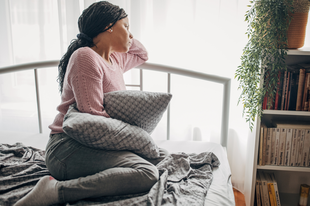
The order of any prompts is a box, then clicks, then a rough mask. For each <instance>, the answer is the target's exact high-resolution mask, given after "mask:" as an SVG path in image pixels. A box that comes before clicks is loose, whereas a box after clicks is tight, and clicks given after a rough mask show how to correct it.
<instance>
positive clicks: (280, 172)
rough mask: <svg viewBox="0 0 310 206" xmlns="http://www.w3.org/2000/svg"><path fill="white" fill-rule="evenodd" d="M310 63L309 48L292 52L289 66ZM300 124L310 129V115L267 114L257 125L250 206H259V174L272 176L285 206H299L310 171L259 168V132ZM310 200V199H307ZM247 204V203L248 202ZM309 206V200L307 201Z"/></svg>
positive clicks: (309, 180)
mask: <svg viewBox="0 0 310 206" xmlns="http://www.w3.org/2000/svg"><path fill="white" fill-rule="evenodd" d="M302 63H310V48H302V49H296V50H289V51H288V56H287V59H286V64H287V65H295V64H302ZM279 122H287V123H292V124H294V123H295V124H296V123H300V124H307V125H310V111H292V110H264V111H263V113H262V117H261V119H260V120H258V121H257V123H256V132H255V139H254V142H253V150H254V151H253V152H254V154H253V157H254V161H253V173H252V181H251V193H250V201H249V203H250V205H251V206H252V205H256V199H255V196H256V191H255V185H256V178H257V172H258V171H264V172H272V173H274V175H275V178H276V180H277V184H278V189H279V193H280V200H281V205H282V206H290V205H298V202H299V190H300V185H301V184H308V185H310V167H293V166H276V165H259V161H258V160H259V152H260V149H259V147H260V131H261V129H260V128H261V126H262V125H265V126H266V127H268V128H272V127H276V123H279ZM308 199H309V198H308ZM247 203H248V202H247ZM308 206H310V200H308Z"/></svg>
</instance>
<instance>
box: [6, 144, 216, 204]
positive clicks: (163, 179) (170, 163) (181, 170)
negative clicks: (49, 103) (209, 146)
mask: <svg viewBox="0 0 310 206" xmlns="http://www.w3.org/2000/svg"><path fill="white" fill-rule="evenodd" d="M219 165H220V162H219V160H218V158H217V157H216V155H214V154H213V153H212V152H203V153H200V154H186V153H172V154H171V155H169V156H168V157H167V158H166V159H164V160H163V161H162V162H161V163H159V164H158V165H157V168H158V170H159V173H160V179H159V181H158V182H157V183H156V184H155V185H154V186H153V187H152V188H151V190H150V191H149V192H148V193H143V194H136V195H125V196H112V197H102V198H96V199H85V200H80V201H77V202H71V203H66V204H64V205H66V206H69V205H106V206H107V205H148V206H161V205H162V206H167V205H169V206H170V205H191V206H196V205H197V206H198V205H201V206H203V205H204V201H205V199H206V198H205V197H206V195H207V194H208V190H209V188H210V185H211V183H212V180H213V173H212V171H213V167H218V166H219ZM44 175H49V172H48V170H47V168H46V166H45V162H44V151H43V150H40V149H37V148H33V147H26V146H24V145H23V144H21V143H16V144H11V145H9V144H0V205H3V206H8V205H13V204H14V203H15V202H16V201H17V200H19V199H20V198H21V197H23V196H24V195H26V194H27V193H28V192H29V191H30V190H31V189H32V188H33V187H34V185H35V184H36V183H37V181H38V180H39V179H40V178H41V177H43V176H44Z"/></svg>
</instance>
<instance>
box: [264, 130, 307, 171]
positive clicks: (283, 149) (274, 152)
mask: <svg viewBox="0 0 310 206" xmlns="http://www.w3.org/2000/svg"><path fill="white" fill-rule="evenodd" d="M259 141H260V142H259V157H258V165H278V166H293V167H310V152H309V150H310V125H295V126H294V125H293V126H291V125H281V124H278V125H277V127H276V128H268V127H266V126H261V131H260V140H259Z"/></svg>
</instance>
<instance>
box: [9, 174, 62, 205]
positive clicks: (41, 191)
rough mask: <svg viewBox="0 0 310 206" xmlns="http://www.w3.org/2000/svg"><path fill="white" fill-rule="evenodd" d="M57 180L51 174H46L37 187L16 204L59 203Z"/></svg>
mask: <svg viewBox="0 0 310 206" xmlns="http://www.w3.org/2000/svg"><path fill="white" fill-rule="evenodd" d="M56 183H57V181H56V180H55V179H54V178H53V177H51V176H44V177H42V178H41V179H40V181H39V182H38V183H37V184H36V185H35V187H34V188H33V189H32V190H31V191H30V192H29V193H28V194H27V195H26V196H25V197H23V198H22V199H20V200H19V201H17V202H16V203H15V205H14V206H44V205H52V204H56V203H58V190H57V188H56Z"/></svg>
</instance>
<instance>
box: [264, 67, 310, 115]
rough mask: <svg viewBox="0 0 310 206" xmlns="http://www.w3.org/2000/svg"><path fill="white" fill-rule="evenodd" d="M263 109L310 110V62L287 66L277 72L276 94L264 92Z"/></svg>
mask: <svg viewBox="0 0 310 206" xmlns="http://www.w3.org/2000/svg"><path fill="white" fill-rule="evenodd" d="M263 109H264V110H265V109H272V110H294V111H310V63H308V64H296V65H291V66H287V70H286V71H282V72H279V74H278V82H277V87H276V94H275V95H274V97H272V98H269V97H268V94H266V96H265V98H264V101H263Z"/></svg>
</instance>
